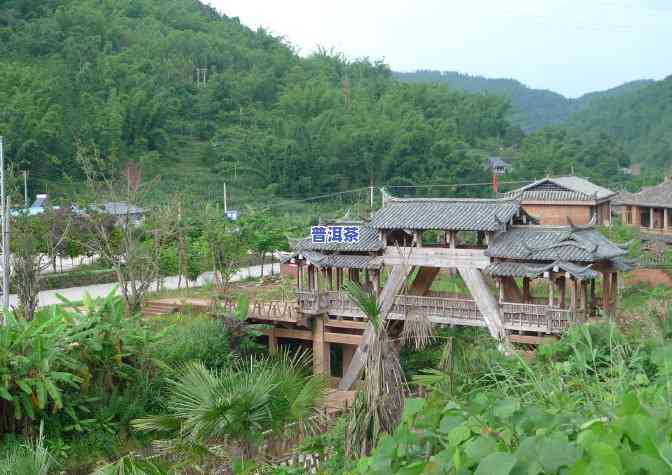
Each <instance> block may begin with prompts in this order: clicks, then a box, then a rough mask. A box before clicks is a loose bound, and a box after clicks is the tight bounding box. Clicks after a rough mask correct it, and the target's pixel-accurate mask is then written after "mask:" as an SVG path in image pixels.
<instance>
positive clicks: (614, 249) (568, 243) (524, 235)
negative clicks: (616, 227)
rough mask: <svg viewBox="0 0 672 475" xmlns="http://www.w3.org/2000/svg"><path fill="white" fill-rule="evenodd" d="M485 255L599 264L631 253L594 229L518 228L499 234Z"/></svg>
mask: <svg viewBox="0 0 672 475" xmlns="http://www.w3.org/2000/svg"><path fill="white" fill-rule="evenodd" d="M485 254H486V255H487V256H490V257H499V258H509V259H524V260H534V261H574V262H596V261H601V260H607V259H612V258H614V257H618V256H622V255H625V254H627V251H625V250H623V249H622V248H620V247H619V246H617V245H616V244H614V243H612V242H611V241H609V240H608V239H607V238H606V237H604V236H603V235H602V234H600V232H599V231H597V230H595V229H592V228H591V229H582V228H573V227H569V226H567V227H544V226H514V227H512V228H511V229H510V230H509V231H507V232H506V233H501V234H499V235H498V236H497V238H496V239H495V241H494V242H493V243H492V244H491V245H490V247H489V248H488V249H487V250H486V251H485Z"/></svg>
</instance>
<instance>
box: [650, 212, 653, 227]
mask: <svg viewBox="0 0 672 475" xmlns="http://www.w3.org/2000/svg"><path fill="white" fill-rule="evenodd" d="M649 229H653V208H649Z"/></svg>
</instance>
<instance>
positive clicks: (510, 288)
mask: <svg viewBox="0 0 672 475" xmlns="http://www.w3.org/2000/svg"><path fill="white" fill-rule="evenodd" d="M528 284H529V283H528ZM501 285H502V288H503V291H504V299H506V301H507V302H522V301H523V295H522V294H521V292H520V288H519V287H518V282H516V279H514V278H513V277H502V278H501ZM527 290H528V293H529V290H530V289H529V286H528V289H527Z"/></svg>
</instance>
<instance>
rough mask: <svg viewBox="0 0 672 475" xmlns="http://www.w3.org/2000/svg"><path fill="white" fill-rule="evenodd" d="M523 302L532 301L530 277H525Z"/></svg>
mask: <svg viewBox="0 0 672 475" xmlns="http://www.w3.org/2000/svg"><path fill="white" fill-rule="evenodd" d="M523 303H530V278H529V277H523Z"/></svg>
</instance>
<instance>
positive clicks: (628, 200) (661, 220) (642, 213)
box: [617, 177, 672, 244]
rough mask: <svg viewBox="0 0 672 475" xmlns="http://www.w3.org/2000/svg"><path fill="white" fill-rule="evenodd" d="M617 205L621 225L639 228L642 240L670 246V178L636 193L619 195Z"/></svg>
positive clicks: (671, 233) (671, 204) (671, 208)
mask: <svg viewBox="0 0 672 475" xmlns="http://www.w3.org/2000/svg"><path fill="white" fill-rule="evenodd" d="M617 204H618V205H619V207H620V210H621V219H622V221H623V224H627V225H629V226H636V227H639V228H640V229H641V231H642V234H641V235H642V239H643V240H645V241H662V242H666V243H667V244H672V177H667V178H666V179H665V181H664V182H663V183H660V184H659V185H656V186H651V187H645V188H642V190H641V191H639V192H638V193H621V194H620V195H619V197H618V200H617Z"/></svg>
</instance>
